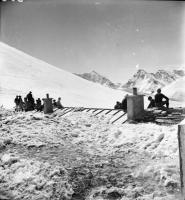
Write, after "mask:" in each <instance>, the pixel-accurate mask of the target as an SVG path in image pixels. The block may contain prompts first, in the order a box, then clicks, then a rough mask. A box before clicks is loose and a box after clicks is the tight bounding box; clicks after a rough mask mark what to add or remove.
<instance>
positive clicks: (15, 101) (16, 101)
mask: <svg viewBox="0 0 185 200" xmlns="http://www.w3.org/2000/svg"><path fill="white" fill-rule="evenodd" d="M14 103H15V111H18V106H19V98H18V96H16V98H15V99H14Z"/></svg>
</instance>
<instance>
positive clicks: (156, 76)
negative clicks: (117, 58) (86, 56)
mask: <svg viewBox="0 0 185 200" xmlns="http://www.w3.org/2000/svg"><path fill="white" fill-rule="evenodd" d="M75 75H78V76H80V77H81V78H83V79H86V80H89V81H91V82H95V83H98V84H101V85H103V86H106V87H109V88H112V89H118V90H123V91H127V92H132V88H133V87H137V88H138V92H140V93H147V94H150V93H152V92H153V91H156V90H157V88H163V87H165V86H166V85H168V84H170V83H172V82H174V81H176V80H177V79H179V78H181V77H183V76H185V72H184V70H173V71H172V72H170V71H166V70H158V71H157V72H156V73H148V72H146V71H145V70H142V69H139V70H138V71H137V73H135V74H134V75H133V77H132V78H131V79H129V80H128V82H127V83H125V84H123V83H114V82H112V81H111V80H109V79H108V78H106V77H105V76H102V75H100V74H99V73H97V72H95V71H92V72H90V73H83V74H75Z"/></svg>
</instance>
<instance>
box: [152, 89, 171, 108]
mask: <svg viewBox="0 0 185 200" xmlns="http://www.w3.org/2000/svg"><path fill="white" fill-rule="evenodd" d="M163 99H165V101H163ZM155 104H156V106H157V107H163V106H164V105H166V107H167V108H168V107H169V98H168V97H166V96H165V95H164V94H162V93H161V89H158V90H157V94H156V95H155Z"/></svg>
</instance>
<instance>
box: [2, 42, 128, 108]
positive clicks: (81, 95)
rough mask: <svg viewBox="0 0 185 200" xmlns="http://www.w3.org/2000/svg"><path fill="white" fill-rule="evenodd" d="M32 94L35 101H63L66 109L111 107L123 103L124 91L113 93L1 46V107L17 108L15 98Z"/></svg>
mask: <svg viewBox="0 0 185 200" xmlns="http://www.w3.org/2000/svg"><path fill="white" fill-rule="evenodd" d="M29 91H32V93H33V95H34V97H35V98H38V97H41V98H44V97H45V95H46V93H49V94H50V97H52V98H58V97H59V96H60V97H61V98H62V103H63V104H64V105H65V106H86V107H93V106H95V107H109V108H113V106H114V105H115V102H116V101H117V100H118V101H121V100H122V99H123V97H124V95H125V92H123V91H117V90H113V89H110V88H107V87H104V86H101V85H98V84H95V83H92V82H89V81H87V80H84V79H82V78H80V77H78V76H76V75H74V74H72V73H69V72H67V71H64V70H62V69H59V68H56V67H54V66H52V65H50V64H48V63H46V62H43V61H41V60H39V59H37V58H34V57H31V56H29V55H27V54H25V53H23V52H21V51H19V50H17V49H15V48H13V47H10V46H8V45H6V44H4V43H2V42H0V105H2V104H3V105H4V106H5V107H8V108H10V107H13V106H14V102H13V101H14V98H15V96H16V95H23V96H25V95H26V94H27V93H28V92H29Z"/></svg>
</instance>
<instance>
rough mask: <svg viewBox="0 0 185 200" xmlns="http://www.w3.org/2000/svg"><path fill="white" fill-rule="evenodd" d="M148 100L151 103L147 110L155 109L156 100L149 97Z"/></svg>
mask: <svg viewBox="0 0 185 200" xmlns="http://www.w3.org/2000/svg"><path fill="white" fill-rule="evenodd" d="M148 100H149V101H150V103H149V105H148V107H147V108H153V107H155V106H156V105H155V100H154V99H152V97H151V96H149V97H148Z"/></svg>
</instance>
